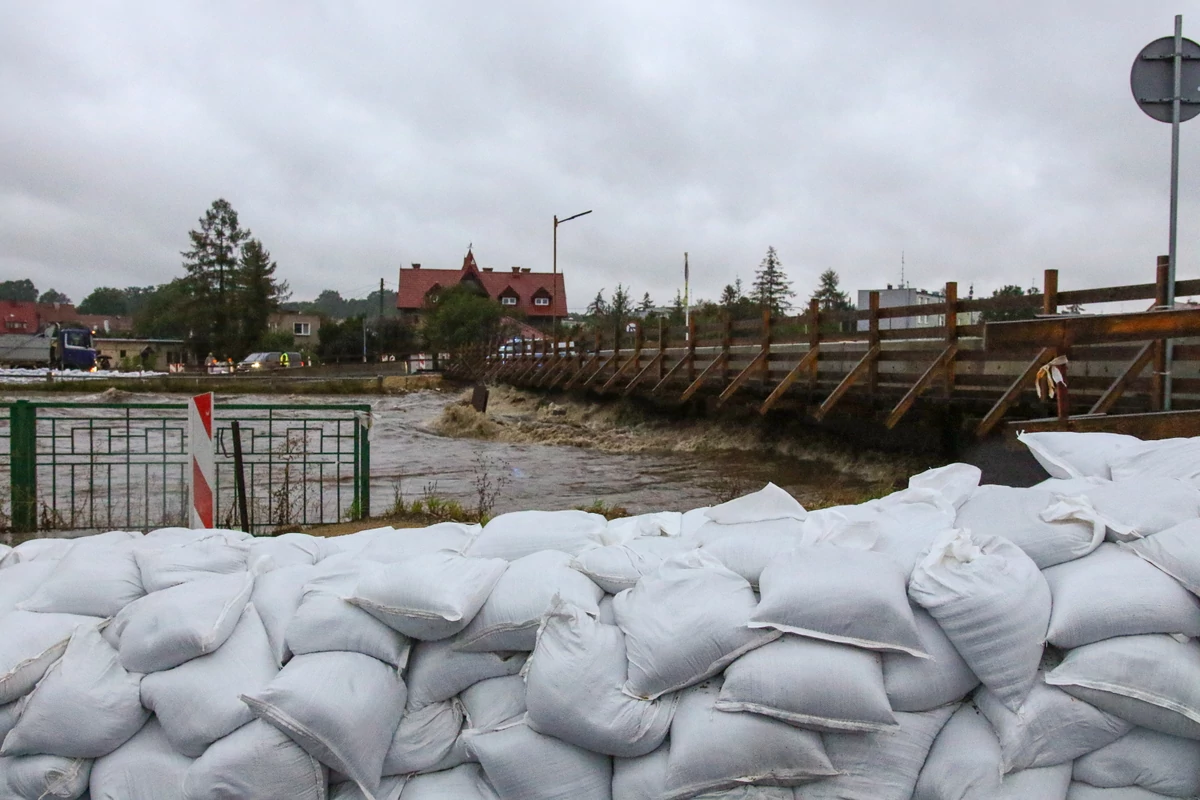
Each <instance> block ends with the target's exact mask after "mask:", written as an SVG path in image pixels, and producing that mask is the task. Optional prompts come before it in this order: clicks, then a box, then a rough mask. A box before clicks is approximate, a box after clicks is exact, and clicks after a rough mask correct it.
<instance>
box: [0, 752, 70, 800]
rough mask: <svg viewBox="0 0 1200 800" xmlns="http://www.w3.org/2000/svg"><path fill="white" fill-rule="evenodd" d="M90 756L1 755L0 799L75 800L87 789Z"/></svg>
mask: <svg viewBox="0 0 1200 800" xmlns="http://www.w3.org/2000/svg"><path fill="white" fill-rule="evenodd" d="M91 772H92V762H91V760H90V759H81V758H62V757H60V756H17V757H14V758H0V800H75V799H76V798H78V797H83V795H84V794H85V793H86V792H87V790H88V778H89V776H90V775H91Z"/></svg>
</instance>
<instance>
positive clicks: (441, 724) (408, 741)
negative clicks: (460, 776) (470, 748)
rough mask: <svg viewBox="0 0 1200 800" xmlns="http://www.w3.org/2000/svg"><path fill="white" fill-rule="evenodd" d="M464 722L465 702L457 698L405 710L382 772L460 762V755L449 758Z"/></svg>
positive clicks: (402, 772) (403, 772)
mask: <svg viewBox="0 0 1200 800" xmlns="http://www.w3.org/2000/svg"><path fill="white" fill-rule="evenodd" d="M462 725H463V711H462V705H461V704H460V703H458V702H457V701H456V700H444V701H442V702H440V703H432V704H430V705H427V706H424V707H422V708H419V709H417V710H416V711H407V712H405V714H404V716H403V717H402V718H401V719H400V725H399V726H398V727H397V728H396V731H395V733H394V734H393V736H392V738H391V745H390V746H389V747H388V751H387V754H386V756H385V758H384V760H383V774H384V775H407V774H409V773H413V772H434V771H437V770H439V769H447V768H449V767H452V766H457V765H458V764H461V763H462V759H461V758H460V759H458V763H457V764H456V763H450V760H451V759H450V757H451V753H452V752H453V751H454V745H455V743H456V742H457V741H458V734H459V732H460V731H461V730H462Z"/></svg>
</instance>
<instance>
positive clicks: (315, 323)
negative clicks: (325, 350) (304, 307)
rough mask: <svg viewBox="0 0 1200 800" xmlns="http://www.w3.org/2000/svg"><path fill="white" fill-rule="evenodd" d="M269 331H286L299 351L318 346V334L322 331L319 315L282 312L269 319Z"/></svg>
mask: <svg viewBox="0 0 1200 800" xmlns="http://www.w3.org/2000/svg"><path fill="white" fill-rule="evenodd" d="M267 329H268V330H270V331H285V332H287V333H290V334H291V335H292V341H293V342H294V343H295V347H296V348H297V349H299V350H304V349H313V348H315V347H316V346H317V333H318V332H319V331H320V330H321V317H320V315H319V314H302V313H300V312H298V311H280V312H278V313H275V314H272V315H271V316H270V317H268V318H267Z"/></svg>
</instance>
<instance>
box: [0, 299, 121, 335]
mask: <svg viewBox="0 0 1200 800" xmlns="http://www.w3.org/2000/svg"><path fill="white" fill-rule="evenodd" d="M52 322H53V323H57V324H60V325H82V326H84V327H87V328H91V329H93V330H95V331H99V332H101V333H107V332H109V331H127V330H129V329H130V328H131V327H132V324H131V320H130V319H129V318H128V317H114V316H109V315H105V314H80V313H79V312H78V311H76V310H75V306H74V305H72V304H71V303H35V302H33V301H30V300H0V333H29V334H33V333H38V332H39V331H41V330H42V329H43V328H45V327H46V326H47V325H49V324H50V323H52Z"/></svg>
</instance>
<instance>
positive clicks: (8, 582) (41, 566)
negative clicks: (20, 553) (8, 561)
mask: <svg viewBox="0 0 1200 800" xmlns="http://www.w3.org/2000/svg"><path fill="white" fill-rule="evenodd" d="M53 571H54V562H53V561H28V562H19V563H14V564H13V565H12V566H11V567H6V568H4V574H3V575H0V616H3V615H5V614H7V613H9V612H10V611H12V610H14V609H15V608H16V607H17V604H18V603H20V602H21V601H22V600H25V599H27V598H28V597H29V596H30V595H32V594H33V593H34V592H35V591H37V588H38V587H39V586H41V585H42V583H44V582H45V580H46V578H48V577H49V576H50V573H51V572H53Z"/></svg>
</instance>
